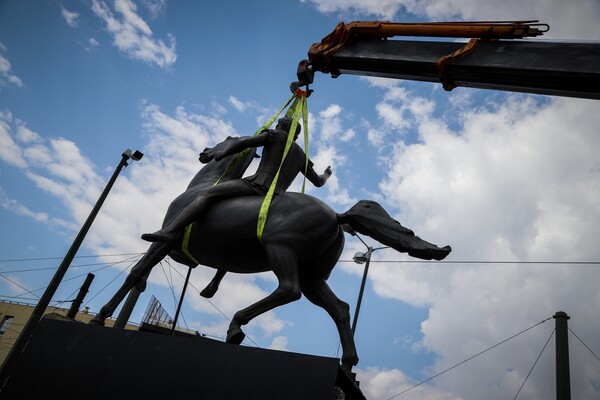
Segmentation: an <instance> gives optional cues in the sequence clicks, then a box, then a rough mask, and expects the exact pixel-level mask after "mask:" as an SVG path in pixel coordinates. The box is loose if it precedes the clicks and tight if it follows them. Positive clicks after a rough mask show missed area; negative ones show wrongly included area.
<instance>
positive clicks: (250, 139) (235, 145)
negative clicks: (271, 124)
mask: <svg viewBox="0 0 600 400" xmlns="http://www.w3.org/2000/svg"><path fill="white" fill-rule="evenodd" d="M268 141H269V135H268V134H267V131H263V132H261V133H260V134H258V135H254V136H242V137H241V138H236V140H232V141H231V144H230V145H229V146H228V147H226V148H224V149H223V148H219V149H217V148H218V146H217V147H212V148H206V149H204V151H203V152H202V153H200V162H202V163H207V162H209V161H211V160H212V159H213V158H214V159H215V160H217V161H219V160H220V159H222V158H224V157H227V156H230V155H232V154H237V153H239V152H241V151H243V150H246V149H248V148H250V147H260V146H264V145H265V144H266V143H267V142H268Z"/></svg>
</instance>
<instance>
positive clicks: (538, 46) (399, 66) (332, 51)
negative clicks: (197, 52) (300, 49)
mask: <svg viewBox="0 0 600 400" xmlns="http://www.w3.org/2000/svg"><path fill="white" fill-rule="evenodd" d="M547 30H548V25H546V24H539V23H537V21H517V22H475V23H466V22H461V23H445V22H443V23H421V24H408V23H391V22H379V21H369V22H364V21H358V22H357V21H355V22H352V23H349V24H344V23H340V24H338V26H337V27H336V29H335V30H334V31H333V32H332V33H331V34H329V35H327V36H326V37H325V38H324V39H323V40H322V41H321V42H319V43H315V44H313V45H312V46H311V48H310V50H309V59H308V64H309V65H310V66H311V68H312V70H313V71H320V72H323V73H330V74H331V75H332V76H333V77H337V76H339V75H340V74H355V75H367V76H378V77H388V78H397V79H408V80H418V81H428V82H441V83H442V84H443V86H444V88H445V89H446V90H451V89H452V88H453V87H455V86H465V87H473V88H485V89H495V90H509V91H517V92H526V93H538V94H548V95H558V96H568V97H582V98H591V99H600V68H598V66H600V44H598V43H593V42H589V43H572V42H547V41H540V40H535V41H523V40H510V39H522V38H527V37H533V36H539V35H542V34H543V33H544V32H546V31H547ZM398 35H402V36H426V37H445V38H471V41H470V42H469V43H466V44H465V43H459V42H451V41H423V40H387V39H388V38H390V37H392V36H398ZM311 78H312V77H311ZM311 80H312V79H311Z"/></svg>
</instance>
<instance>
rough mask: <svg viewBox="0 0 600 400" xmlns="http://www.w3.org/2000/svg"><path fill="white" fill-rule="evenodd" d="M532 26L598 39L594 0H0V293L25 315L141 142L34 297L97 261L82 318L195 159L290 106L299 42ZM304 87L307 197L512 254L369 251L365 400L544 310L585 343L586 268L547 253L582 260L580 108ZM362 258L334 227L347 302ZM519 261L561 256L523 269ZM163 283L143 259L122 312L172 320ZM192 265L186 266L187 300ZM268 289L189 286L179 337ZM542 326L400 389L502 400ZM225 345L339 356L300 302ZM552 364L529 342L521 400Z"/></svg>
mask: <svg viewBox="0 0 600 400" xmlns="http://www.w3.org/2000/svg"><path fill="white" fill-rule="evenodd" d="M532 18H537V19H540V20H542V21H543V22H547V23H549V24H550V26H551V30H550V32H548V33H547V34H546V35H545V36H544V37H543V39H544V40H551V39H555V40H578V41H582V40H593V41H598V40H600V33H599V32H598V29H597V26H598V22H599V20H600V6H598V3H597V2H596V1H594V0H587V1H586V0H578V1H575V2H569V3H568V4H567V2H561V1H559V0H553V1H543V2H542V1H536V0H523V1H505V2H502V4H500V3H499V2H496V1H483V2H482V1H475V0H456V1H450V0H445V1H422V2H418V3H417V2H413V1H408V0H386V1H378V2H373V1H368V0H350V1H342V0H329V1H327V0H303V1H286V2H282V1H264V2H245V1H233V2H174V1H170V2H169V1H167V0H139V1H127V0H118V1H115V2H112V1H102V0H77V1H62V2H55V1H35V2H34V1H11V0H5V1H2V2H1V3H0V204H1V205H2V207H0V221H1V223H0V234H1V235H2V239H3V240H2V242H1V244H0V260H2V261H0V273H1V275H0V277H2V278H3V279H0V295H2V297H1V298H2V299H5V300H15V301H28V302H35V299H36V296H39V295H40V294H41V290H37V291H36V289H40V288H43V287H44V286H45V285H47V284H48V282H49V280H50V279H51V276H52V274H53V271H52V269H54V268H56V266H57V265H58V264H59V263H60V258H61V257H62V256H63V255H64V254H65V253H66V251H67V249H68V247H69V246H70V243H71V241H72V239H73V238H74V236H75V235H76V233H77V231H78V229H79V227H80V226H81V224H82V223H83V221H84V220H85V218H86V217H87V215H88V213H89V211H90V210H91V208H92V206H93V204H94V202H95V201H96V199H97V197H98V195H99V193H100V191H101V190H102V188H103V187H104V185H105V183H106V182H107V180H108V178H109V177H110V175H111V174H112V171H113V170H114V168H115V166H116V164H117V163H118V161H119V160H120V155H121V153H122V151H123V150H125V149H126V148H131V149H139V150H141V151H142V152H144V153H145V156H144V158H143V159H142V160H141V161H140V162H138V163H135V164H133V165H131V166H130V167H128V168H127V169H125V170H124V171H123V172H122V174H121V176H120V177H119V179H118V180H117V183H116V184H115V186H114V188H113V191H112V192H111V194H110V196H109V198H108V200H107V202H106V203H105V205H104V207H103V209H102V211H101V213H100V215H99V216H98V218H97V220H96V222H95V224H94V226H93V227H92V229H91V231H90V233H89V235H88V236H87V238H86V241H85V243H84V246H83V247H82V249H81V250H80V252H79V255H85V256H99V257H90V258H78V259H77V260H76V261H75V262H74V264H75V265H76V266H75V267H74V268H71V270H70V271H69V273H68V274H67V277H66V279H67V280H66V281H65V282H64V283H63V284H62V285H61V287H60V288H59V291H58V292H57V294H56V296H55V298H54V299H53V300H54V301H53V304H54V303H59V302H60V300H68V299H70V298H72V297H74V292H75V291H76V290H77V289H78V288H79V287H80V286H81V284H82V283H83V280H84V277H83V276H81V277H79V275H82V274H85V273H86V272H90V271H92V270H96V269H99V268H101V267H103V266H105V265H106V264H101V265H89V264H98V263H110V262H117V261H118V262H120V263H119V264H117V265H115V266H113V267H110V268H104V269H101V270H99V271H97V272H95V274H96V279H95V281H94V283H93V284H92V288H91V291H90V294H88V297H87V300H86V302H87V303H86V305H87V306H88V307H90V309H91V311H98V310H99V308H100V307H101V306H102V305H103V304H104V303H105V302H106V301H107V300H108V299H109V297H110V296H111V295H112V294H113V293H114V291H115V290H116V288H117V285H119V284H120V283H121V282H122V281H123V279H124V275H120V276H117V275H118V273H119V271H121V270H123V269H124V268H126V267H129V266H130V265H131V262H132V260H133V259H134V258H132V257H135V255H131V256H123V255H121V254H132V253H133V254H136V253H141V252H143V251H145V249H146V243H145V242H143V241H142V240H141V239H139V236H140V235H141V233H144V232H150V231H154V230H155V229H156V228H157V227H158V226H159V225H160V223H161V220H162V217H163V215H164V212H165V210H166V208H167V206H168V204H169V203H170V201H171V200H172V199H173V198H174V197H176V196H177V195H178V194H179V193H180V192H181V191H183V189H184V188H185V187H186V185H187V183H188V182H189V180H190V179H191V177H192V176H193V175H194V173H195V172H196V171H197V169H198V168H199V167H200V164H199V163H198V161H197V154H198V152H199V151H201V150H202V149H203V148H204V147H206V146H211V145H214V144H215V143H217V142H218V141H220V140H222V139H223V138H225V137H226V136H227V135H249V134H252V133H254V131H255V130H256V129H257V128H258V127H259V126H260V125H261V124H262V122H264V121H265V120H266V119H267V118H268V117H270V116H271V115H272V114H273V113H274V112H275V111H276V110H277V109H278V108H279V107H280V106H281V105H282V104H283V103H284V102H285V100H287V98H288V97H289V89H288V86H289V83H290V82H291V81H293V80H295V79H296V77H295V71H296V66H297V63H298V61H300V60H301V59H303V58H306V54H307V51H308V49H309V47H310V45H311V44H312V43H314V42H317V41H320V40H321V38H322V37H324V36H325V35H327V34H328V33H329V32H331V30H332V29H333V28H334V27H335V25H336V24H337V23H338V22H339V21H346V22H348V21H352V20H371V19H387V20H394V21H433V20H437V21H446V20H491V19H506V20H516V19H518V20H522V19H532ZM314 89H315V93H314V94H313V95H312V96H311V97H310V99H309V105H308V108H309V112H310V117H309V134H310V149H309V153H310V156H311V158H312V159H313V161H314V162H315V165H316V168H317V170H322V169H324V168H325V167H326V166H327V165H331V166H332V169H333V172H334V175H333V177H332V179H331V180H330V181H329V182H328V183H327V185H326V186H324V187H323V188H319V189H315V188H309V190H308V192H309V193H310V194H311V195H314V196H317V197H319V198H321V199H323V200H324V201H325V202H327V203H328V204H329V205H330V206H331V207H332V208H334V209H335V210H336V211H339V212H342V211H345V210H346V209H348V208H349V207H350V206H352V205H353V204H354V203H355V202H356V201H357V200H359V199H374V200H377V201H379V202H380V203H381V204H382V205H384V207H385V208H386V209H387V210H388V212H389V213H390V214H392V215H393V216H394V217H395V218H397V219H398V220H399V221H401V222H402V223H403V225H405V226H408V227H410V228H412V229H413V230H415V231H416V232H417V234H419V235H420V236H421V237H423V238H425V239H427V240H430V241H432V242H435V243H437V244H440V245H445V244H450V245H452V247H453V249H454V251H453V253H452V254H451V255H450V257H449V258H448V260H449V261H454V262H456V261H511V262H513V263H512V264H478V263H475V264H472V263H440V264H433V263H427V264H421V263H414V262H410V261H411V260H410V259H409V258H408V257H406V256H405V255H403V254H398V253H395V252H393V251H389V250H381V251H377V252H376V253H374V255H373V263H372V265H371V270H370V273H369V281H368V284H367V287H366V291H365V296H364V299H363V305H362V308H361V315H360V319H359V321H358V329H357V337H356V341H357V348H358V352H359V356H360V358H361V359H360V363H359V365H358V367H357V371H358V378H359V380H361V382H362V383H361V387H362V388H363V391H364V392H365V394H366V395H367V397H368V398H369V399H389V398H390V397H392V396H394V395H396V394H398V393H400V392H402V391H403V390H405V389H407V388H409V387H410V386H412V385H414V384H416V383H418V382H420V381H421V380H423V379H426V378H427V377H429V376H432V375H435V374H436V373H439V372H441V371H443V370H445V369H446V368H448V367H450V366H452V365H454V364H456V363H458V362H460V361H462V360H464V359H467V358H468V357H470V356H472V355H474V354H476V353H478V352H479V351H482V350H484V349H485V348H487V347H489V346H492V345H494V344H496V343H498V342H500V341H501V340H503V339H505V338H507V337H509V336H511V335H513V334H515V333H516V332H519V331H521V330H523V329H525V328H527V327H529V326H532V325H534V324H535V323H537V322H539V321H541V320H543V319H546V318H548V317H550V316H551V315H552V314H554V312H556V311H558V310H564V311H566V312H567V313H568V314H569V315H570V316H571V318H572V319H571V320H570V322H569V323H570V327H571V328H572V329H573V331H574V332H575V333H577V335H578V336H579V337H580V338H581V339H582V340H584V341H585V342H586V344H587V345H588V346H590V347H591V349H592V350H594V351H595V352H596V354H598V353H599V352H600V342H598V338H599V337H600V324H598V322H597V310H598V309H599V308H600V297H599V296H598V291H597V282H599V281H600V272H599V271H598V265H597V264H596V265H582V264H575V263H570V264H569V263H568V261H573V262H581V261H598V260H600V251H599V250H598V248H597V243H598V241H599V239H600V237H599V233H598V228H597V223H598V221H600V209H599V208H598V204H600V157H599V156H598V154H600V152H599V151H598V149H599V148H600V136H598V134H597V132H596V131H597V126H600V103H598V102H597V101H591V100H581V99H569V98H559V97H546V96H534V95H524V94H511V93H504V92H494V91H484V90H473V89H464V88H457V89H455V90H453V91H452V92H450V93H448V92H445V91H443V89H442V88H441V86H440V85H439V84H430V83H418V82H409V81H395V80H384V79H367V78H363V77H357V76H345V75H342V76H341V77H339V78H338V79H331V78H329V77H328V76H325V75H323V74H318V75H317V76H316V78H315V84H314ZM251 168H255V167H251ZM299 188H300V183H299V182H296V183H295V184H294V186H293V187H292V190H296V191H298V190H299ZM365 240H366V241H367V243H369V244H370V245H373V246H375V247H377V246H378V244H377V243H375V242H373V241H372V240H370V239H368V238H365ZM364 249H365V248H364V245H363V244H362V243H360V242H359V241H357V240H356V239H354V238H351V237H347V244H346V250H345V252H344V254H343V255H342V257H341V261H340V263H339V264H338V266H337V268H336V270H335V271H334V273H333V274H332V276H331V278H330V285H331V286H332V288H333V290H334V291H335V292H336V293H337V295H338V296H339V297H340V298H342V299H344V300H345V301H347V302H348V303H349V304H350V305H351V307H352V311H351V312H353V310H354V305H355V302H356V298H357V294H358V289H359V285H360V279H361V274H362V266H359V265H356V264H354V263H352V262H351V261H350V260H351V258H352V254H354V252H356V251H364ZM118 255H121V256H118ZM100 256H102V257H100ZM53 257H57V258H58V259H49V260H48V259H45V260H37V261H10V260H23V259H38V258H53ZM538 261H542V262H543V261H553V262H557V261H559V262H564V263H563V264H544V263H540V264H537V263H533V264H523V263H522V262H538ZM519 262H521V263H519ZM32 269H35V270H36V271H34V272H24V271H25V270H32ZM180 274H182V275H184V274H185V268H184V267H183V266H181V265H177V264H176V263H174V262H172V261H171V262H170V265H169V264H168V263H166V262H163V263H162V266H157V267H156V268H155V270H154V272H153V274H152V275H151V278H150V280H151V284H150V285H149V287H148V289H147V290H146V292H145V293H144V294H143V295H142V297H141V298H140V301H139V303H138V306H137V308H136V310H135V311H134V314H133V320H134V321H139V320H140V319H141V317H142V315H143V312H144V310H145V307H146V305H147V304H148V301H149V299H150V296H152V295H155V296H156V297H157V298H158V299H159V301H160V302H161V303H162V304H163V306H164V308H165V309H166V310H167V311H168V312H169V313H171V315H173V314H174V313H175V304H174V300H173V294H172V292H171V290H170V288H169V284H170V283H169V282H171V281H174V285H175V293H176V296H179V293H180V290H181V289H180V288H181V284H182V278H181V276H180ZM211 275H212V271H211V270H209V269H206V268H204V269H203V268H201V267H199V268H197V269H195V270H194V272H193V274H192V283H193V285H194V287H196V288H198V289H201V288H203V287H204V285H205V284H206V283H207V282H208V280H209V279H210V277H211ZM69 279H70V280H69ZM113 279H114V281H113ZM111 281H113V282H112V283H111ZM274 287H275V279H274V277H273V276H272V275H270V274H262V275H258V276H234V275H228V276H227V277H226V279H225V281H224V282H223V285H222V287H221V291H220V292H219V293H218V294H217V295H216V296H215V298H214V299H213V300H212V305H211V303H208V302H207V301H206V300H204V299H203V298H201V297H200V296H199V295H198V292H197V291H196V290H195V289H193V288H192V289H190V291H188V295H187V296H186V302H185V304H184V307H183V316H184V319H185V323H186V324H187V326H188V327H189V328H190V329H194V330H198V331H200V332H203V333H207V334H209V335H213V336H218V337H223V336H224V335H225V332H226V328H227V325H228V321H227V320H226V319H225V318H224V317H223V316H222V315H221V314H220V311H222V312H223V313H225V314H226V315H227V316H228V317H231V316H232V315H233V313H235V311H237V310H239V309H241V308H243V307H245V306H246V305H248V304H250V303H252V302H254V301H256V300H258V299H260V298H261V297H264V296H265V295H267V294H268V293H269V292H270V291H272V290H273V289H274ZM213 305H214V307H213ZM217 308H218V310H220V311H217ZM552 328H553V321H548V322H546V323H544V324H542V325H541V326H539V327H537V328H535V329H533V330H532V331H530V332H528V333H527V334H526V335H522V336H519V337H518V338H517V339H515V340H513V341H511V342H509V343H507V344H506V345H505V346H503V347H502V348H500V349H496V350H494V351H492V352H489V353H487V354H486V355H484V356H482V357H480V358H477V359H476V360H473V361H471V362H470V363H467V364H465V365H463V366H461V367H460V368H458V369H455V370H452V371H451V372H449V373H446V374H443V375H442V376H440V377H438V378H436V379H435V380H432V381H430V382H428V383H427V384H425V385H422V386H419V387H418V388H417V389H414V390H412V391H411V392H409V393H410V396H411V398H417V399H458V398H463V399H477V398H486V399H501V398H502V399H504V398H507V397H514V396H515V394H516V393H517V391H518V389H519V387H520V385H521V384H522V383H523V381H524V379H525V377H526V376H527V373H528V372H529V369H530V368H531V365H532V364H533V362H534V361H535V358H536V357H537V355H538V353H539V351H540V350H541V347H542V346H543V343H544V342H545V340H546V339H547V337H548V336H549V335H550V333H551V331H552ZM246 331H247V333H248V334H249V336H250V337H251V338H252V339H253V340H254V341H255V342H256V343H257V344H258V345H259V346H260V347H270V348H276V349H286V350H289V351H294V352H302V353H309V354H318V355H323V356H336V353H337V348H338V339H337V333H336V331H335V327H334V324H333V322H332V321H331V320H330V319H329V317H328V316H327V315H326V314H325V313H324V312H323V311H322V310H320V309H317V308H316V307H314V306H312V305H311V304H310V303H309V302H308V301H306V300H305V299H302V300H300V301H298V302H296V303H293V304H290V305H287V306H284V307H281V308H279V309H276V310H275V311H273V312H270V313H268V314H267V315H265V316H262V317H259V318H257V319H256V320H255V321H253V322H252V323H250V324H249V325H248V327H247V329H246ZM244 344H245V345H254V344H253V343H252V342H250V341H246V342H244ZM582 348H583V347H582V345H581V344H580V343H579V342H577V341H576V339H574V338H571V356H572V358H573V360H574V361H573V362H572V366H571V371H572V372H571V375H572V384H573V395H574V397H578V398H594V397H597V396H598V394H599V393H598V392H599V391H600V365H599V364H598V361H597V359H595V358H594V357H593V356H590V354H589V352H587V350H585V349H583V350H582ZM552 364H553V350H552V349H551V350H546V352H545V353H544V354H543V357H542V358H541V359H540V362H539V364H538V366H537V367H536V369H535V370H534V372H533V373H532V375H531V376H530V378H529V379H528V381H527V383H526V385H525V386H524V388H523V390H522V392H521V393H520V397H519V398H526V399H537V398H547V397H550V396H553V393H554V383H553V382H554V374H553V371H552V368H553V367H552ZM407 395H408V394H407ZM407 395H405V396H407ZM403 397H404V396H399V397H398V398H403Z"/></svg>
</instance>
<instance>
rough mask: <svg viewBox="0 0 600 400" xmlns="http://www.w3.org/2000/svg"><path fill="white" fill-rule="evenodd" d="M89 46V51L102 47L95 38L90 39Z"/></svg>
mask: <svg viewBox="0 0 600 400" xmlns="http://www.w3.org/2000/svg"><path fill="white" fill-rule="evenodd" d="M88 44H89V46H88V48H87V49H88V50H91V49H93V48H94V47H98V46H99V45H100V43H98V41H97V40H96V39H95V38H93V37H92V38H89V40H88Z"/></svg>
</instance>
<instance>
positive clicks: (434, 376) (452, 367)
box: [387, 317, 554, 400]
mask: <svg viewBox="0 0 600 400" xmlns="http://www.w3.org/2000/svg"><path fill="white" fill-rule="evenodd" d="M553 318H554V317H550V318H546V319H545V320H543V321H540V322H538V323H537V324H535V325H532V326H530V327H529V328H527V329H524V330H522V331H521V332H519V333H516V334H514V335H512V336H511V337H509V338H508V339H504V340H503V341H501V342H499V343H497V344H495V345H493V346H492V347H488V348H487V349H485V350H483V351H480V352H479V353H477V354H475V355H473V356H471V357H469V358H467V359H466V360H463V361H461V362H459V363H458V364H454V365H453V366H451V367H449V368H446V369H445V370H443V371H442V372H439V373H437V374H435V375H433V376H431V377H429V378H427V379H425V380H424V381H421V382H419V383H417V384H416V385H413V386H411V387H409V388H408V389H406V390H403V391H402V392H400V393H398V394H395V395H393V396H392V397H389V398H388V399H387V400H391V399H394V398H396V397H398V396H401V395H403V394H404V393H406V392H408V391H411V390H413V389H414V388H416V387H419V386H421V385H422V384H424V383H427V382H429V381H430V380H432V379H435V378H437V377H438V376H440V375H442V374H445V373H446V372H448V371H450V370H452V369H454V368H456V367H458V366H460V365H462V364H464V363H466V362H469V361H471V360H472V359H474V358H475V357H478V356H480V355H482V354H483V353H487V352H488V351H490V350H492V349H494V348H496V347H498V346H500V345H502V344H504V343H506V342H508V341H509V340H511V339H514V338H516V337H517V336H519V335H521V334H523V333H525V332H527V331H529V330H531V329H533V328H535V327H536V326H538V325H541V324H543V323H544V322H547V321H549V320H551V319H553Z"/></svg>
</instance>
